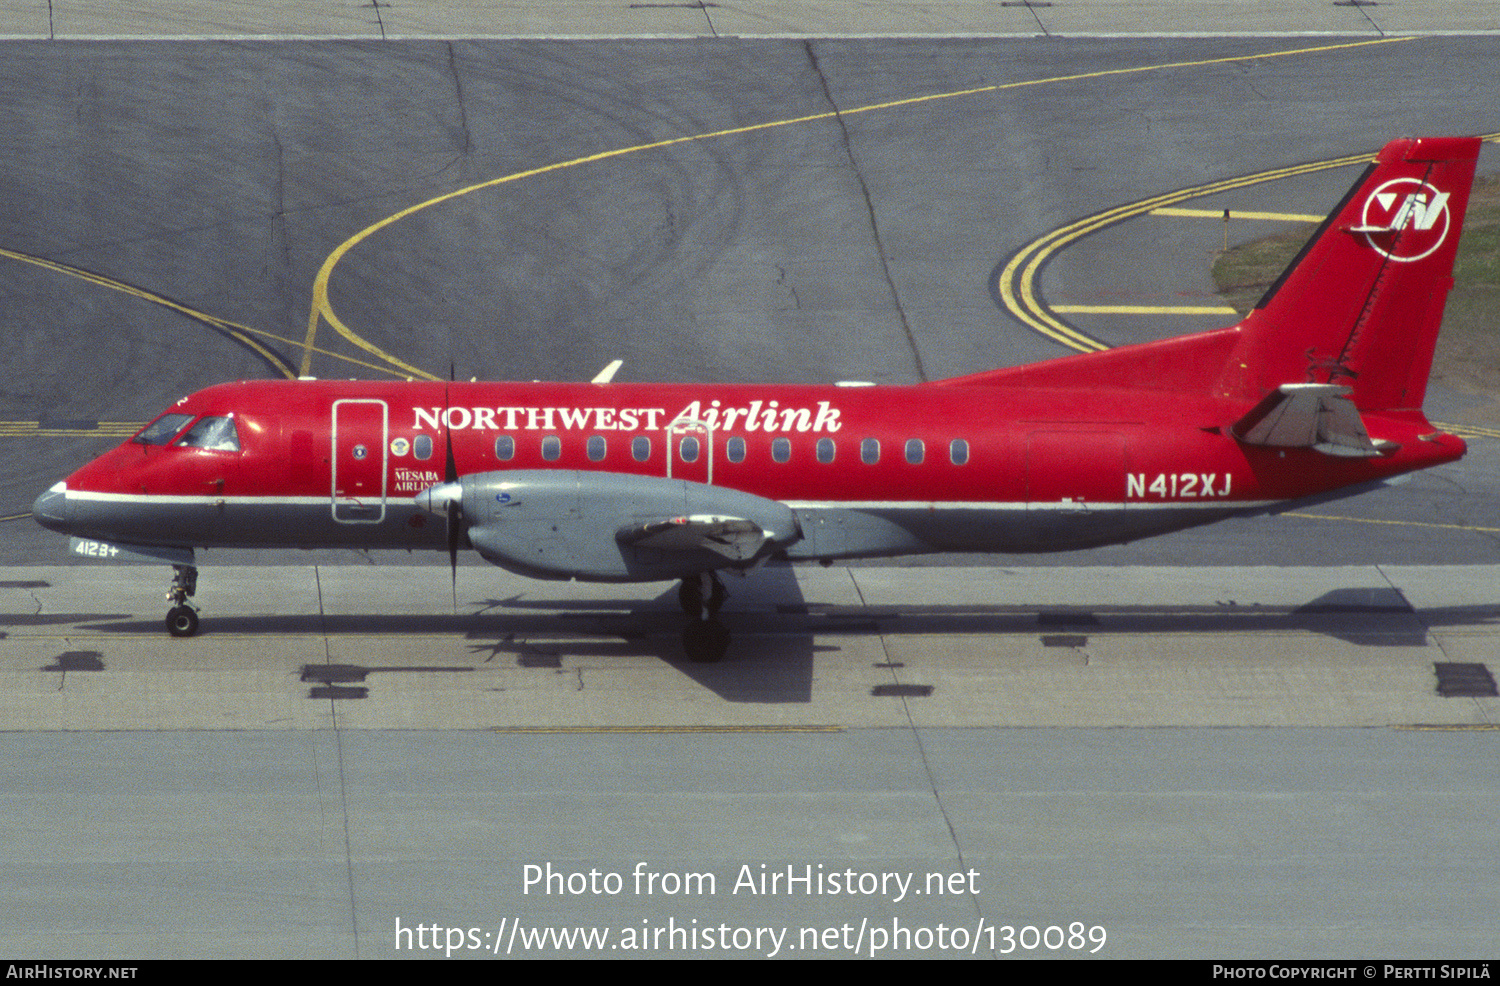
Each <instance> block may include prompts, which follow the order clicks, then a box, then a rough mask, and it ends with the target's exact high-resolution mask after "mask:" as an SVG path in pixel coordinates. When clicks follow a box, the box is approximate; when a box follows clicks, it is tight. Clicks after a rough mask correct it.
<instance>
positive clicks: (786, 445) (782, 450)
mask: <svg viewBox="0 0 1500 986" xmlns="http://www.w3.org/2000/svg"><path fill="white" fill-rule="evenodd" d="M771 458H773V459H775V460H776V461H777V462H789V461H791V458H792V440H791V439H790V438H778V439H776V440H775V441H773V442H772V443H771Z"/></svg>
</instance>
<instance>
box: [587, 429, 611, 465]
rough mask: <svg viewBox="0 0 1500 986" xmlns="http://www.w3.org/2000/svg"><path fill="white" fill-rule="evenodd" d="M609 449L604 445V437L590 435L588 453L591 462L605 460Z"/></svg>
mask: <svg viewBox="0 0 1500 986" xmlns="http://www.w3.org/2000/svg"><path fill="white" fill-rule="evenodd" d="M606 451H607V448H606V446H605V444H604V436H603V435H590V436H589V441H588V453H589V461H590V462H600V461H602V460H603V459H604V453H605V452H606Z"/></svg>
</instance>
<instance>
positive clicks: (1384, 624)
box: [0, 569, 1500, 703]
mask: <svg viewBox="0 0 1500 986" xmlns="http://www.w3.org/2000/svg"><path fill="white" fill-rule="evenodd" d="M760 574H761V575H767V576H769V577H770V584H766V583H765V582H762V583H760V584H758V585H757V586H756V588H755V590H754V591H747V592H746V597H747V598H744V599H740V600H736V599H735V597H733V596H732V597H731V605H729V606H726V608H725V610H724V612H723V614H722V615H723V618H724V621H725V623H726V624H727V625H728V626H729V628H730V630H731V632H732V633H733V634H734V638H735V639H734V643H733V645H732V646H731V648H730V650H729V653H728V655H727V657H726V658H725V659H724V660H723V661H722V662H719V663H697V662H694V661H691V660H689V659H688V658H687V657H686V655H685V654H684V652H683V647H682V643H681V641H680V639H679V636H680V633H681V629H682V626H683V614H682V613H681V611H680V610H679V609H678V607H677V602H676V592H675V589H673V590H670V591H668V592H665V593H663V594H662V595H661V596H659V597H657V598H655V599H641V598H639V597H635V598H630V597H628V596H622V597H620V598H615V599H610V598H595V599H588V600H570V601H559V600H548V599H546V598H535V597H532V598H516V597H512V598H506V599H487V600H484V601H482V602H479V603H477V605H478V611H477V612H471V613H466V614H461V615H434V614H425V615H424V614H406V615H402V614H351V615H317V614H306V615H297V616H284V615H266V616H234V615H222V616H214V617H212V619H211V621H210V620H206V621H205V630H206V632H205V634H204V635H203V637H202V638H200V639H201V640H202V642H203V643H210V642H211V641H212V639H213V635H214V634H215V633H223V634H235V635H251V636H256V635H266V636H270V635H286V634H310V635H336V636H350V637H358V636H375V637H378V636H382V635H386V634H406V635H410V634H433V635H440V636H457V637H462V638H463V639H464V640H466V641H467V649H468V651H469V654H470V655H471V658H470V660H471V661H472V664H469V663H466V662H464V661H463V660H462V659H460V660H459V661H457V662H454V664H455V666H444V667H433V666H430V665H424V666H420V667H418V666H409V667H407V666H403V667H396V666H392V665H390V664H388V663H386V664H379V665H376V664H371V665H357V664H347V665H345V664H328V665H308V666H306V667H305V668H304V670H303V675H302V679H303V681H306V682H309V683H310V684H312V685H313V692H312V697H318V698H321V697H328V698H362V697H364V696H365V695H366V694H368V692H369V690H371V689H372V688H373V687H375V685H374V684H373V682H378V680H379V676H380V674H381V673H384V672H392V671H397V672H413V671H419V670H420V671H428V672H438V673H445V672H446V673H463V672H469V671H475V670H480V669H482V668H483V667H484V666H486V665H491V666H493V665H494V664H495V662H508V663H513V664H514V666H516V667H519V668H523V669H532V670H535V671H536V672H537V673H538V674H556V673H559V672H560V671H562V670H564V669H565V667H571V666H576V665H577V664H578V662H579V661H580V660H583V661H589V662H597V663H604V664H607V663H608V662H611V661H616V660H623V659H630V658H642V657H649V658H655V659H657V660H660V661H662V662H664V663H666V664H669V665H671V666H672V667H673V668H676V669H677V670H678V671H680V672H681V673H682V674H683V675H684V676H686V677H688V678H690V679H692V680H693V681H694V682H696V683H697V684H699V685H700V686H702V687H703V688H705V689H707V690H709V691H711V692H713V693H714V694H716V695H718V696H719V697H720V698H721V699H723V700H724V701H727V702H741V703H805V702H809V701H811V698H812V682H813V675H814V670H815V662H816V660H817V659H818V656H819V654H821V653H827V652H837V651H838V650H840V649H841V646H840V644H839V639H840V638H841V637H850V636H873V635H883V636H892V635H896V636H920V635H979V636H983V635H1008V636H1031V635H1034V636H1036V637H1037V638H1038V639H1039V641H1040V643H1041V644H1042V645H1043V646H1044V647H1058V648H1072V647H1081V646H1085V645H1086V644H1087V643H1088V640H1089V638H1090V637H1108V636H1119V635H1132V634H1134V635H1174V634H1221V633H1240V634H1243V633H1255V632H1263V633H1286V632H1304V633H1311V634H1319V635H1323V636H1327V637H1330V638H1334V639H1338V640H1341V641H1345V642H1348V643H1352V644H1356V645H1360V646H1370V647H1421V646H1425V645H1426V644H1427V643H1428V633H1429V630H1430V629H1431V628H1444V627H1446V628H1452V627H1463V626H1484V625H1492V624H1495V623H1497V622H1500V603H1497V604H1493V605H1491V604H1485V605H1472V606H1455V607H1440V608H1433V609H1423V610H1422V611H1421V613H1420V614H1418V613H1417V611H1416V610H1415V609H1414V608H1413V607H1412V606H1411V604H1410V603H1409V602H1408V601H1407V600H1406V598H1405V597H1404V596H1403V595H1402V594H1401V593H1400V592H1399V591H1398V590H1396V589H1392V588H1370V587H1350V588H1343V589H1335V590H1332V591H1329V592H1326V593H1324V594H1322V595H1320V596H1318V597H1316V598H1314V599H1311V600H1309V601H1307V602H1306V603H1303V604H1300V605H1296V606H1262V605H1241V604H1235V603H1232V602H1223V603H1218V604H1215V605H1211V606H1208V605H1193V606H1172V605H1161V604H1145V605H1124V606H1122V605H1107V606H1106V605H1099V606H1092V607H1091V606H1089V605H1088V603H1087V601H1086V600H1085V601H1080V603H1079V604H1078V605H1077V606H1074V607H1068V608H1066V609H1063V608H1047V609H1039V608H1038V607H1037V606H1035V605H1026V604H1024V603H1013V604H982V603H978V604H975V603H962V604H902V605H829V604H820V603H809V602H807V601H806V600H805V599H804V598H803V597H802V595H801V593H800V591H799V589H798V585H797V581H796V579H795V578H794V577H792V574H791V572H790V570H789V569H783V570H780V571H779V572H778V571H777V570H775V569H771V570H768V571H766V572H763V573H760ZM735 603H738V605H735ZM471 605H475V604H471ZM0 622H3V623H4V624H8V625H10V626H17V627H19V626H27V627H33V626H53V625H60V624H65V623H67V624H73V625H80V626H82V627H83V628H84V629H86V630H88V631H90V632H93V633H102V634H122V635H129V636H132V637H133V636H136V635H143V636H144V635H151V636H155V635H158V634H160V633H161V626H160V623H159V621H157V620H154V619H152V620H145V619H134V618H131V617H128V616H125V615H122V614H97V615H95V614H86V615H79V614H51V615H42V614H39V615H35V616H29V615H12V616H6V617H4V618H3V619H0ZM458 665H462V666H458Z"/></svg>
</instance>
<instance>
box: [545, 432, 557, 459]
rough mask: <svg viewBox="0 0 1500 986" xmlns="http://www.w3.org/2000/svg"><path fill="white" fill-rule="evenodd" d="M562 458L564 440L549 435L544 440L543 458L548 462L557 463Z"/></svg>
mask: <svg viewBox="0 0 1500 986" xmlns="http://www.w3.org/2000/svg"><path fill="white" fill-rule="evenodd" d="M561 457H562V439H561V438H558V437H557V436H556V435H548V436H547V437H546V438H544V439H542V458H544V459H546V460H547V461H548V462H556V461H557V460H558V459H559V458H561Z"/></svg>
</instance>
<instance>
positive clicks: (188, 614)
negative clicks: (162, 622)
mask: <svg viewBox="0 0 1500 986" xmlns="http://www.w3.org/2000/svg"><path fill="white" fill-rule="evenodd" d="M167 632H168V633H170V634H171V635H172V636H174V637H191V636H192V635H193V634H195V633H197V632H198V611H197V610H195V609H193V607H191V606H173V607H172V608H171V609H170V610H168V611H167Z"/></svg>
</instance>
